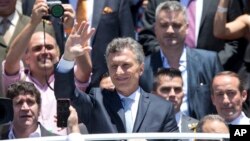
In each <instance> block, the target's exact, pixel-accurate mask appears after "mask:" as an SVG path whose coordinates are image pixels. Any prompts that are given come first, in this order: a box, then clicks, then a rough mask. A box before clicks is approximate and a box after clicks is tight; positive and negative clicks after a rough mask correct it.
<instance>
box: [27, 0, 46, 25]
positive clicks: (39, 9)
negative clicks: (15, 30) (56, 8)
mask: <svg viewBox="0 0 250 141" xmlns="http://www.w3.org/2000/svg"><path fill="white" fill-rule="evenodd" d="M47 14H48V5H47V3H46V1H44V0H36V2H35V4H34V6H33V9H32V14H31V22H32V23H33V24H35V25H38V24H39V23H40V22H41V20H42V17H43V16H45V15H47Z"/></svg>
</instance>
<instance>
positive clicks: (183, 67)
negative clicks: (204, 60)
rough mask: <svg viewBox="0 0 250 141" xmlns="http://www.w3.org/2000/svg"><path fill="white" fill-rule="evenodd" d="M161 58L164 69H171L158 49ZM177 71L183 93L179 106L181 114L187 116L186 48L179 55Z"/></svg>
mask: <svg viewBox="0 0 250 141" xmlns="http://www.w3.org/2000/svg"><path fill="white" fill-rule="evenodd" d="M160 53H161V58H162V62H163V67H164V68H171V66H170V65H169V63H168V59H167V58H166V57H165V56H164V54H163V52H162V50H161V49H160ZM179 65H180V66H179V70H180V71H181V75H182V79H183V93H184V97H183V99H182V104H181V112H182V113H184V114H185V115H189V113H188V96H187V95H188V93H187V92H188V81H187V80H188V76H187V51H186V47H184V48H183V52H182V54H181V57H180V60H179Z"/></svg>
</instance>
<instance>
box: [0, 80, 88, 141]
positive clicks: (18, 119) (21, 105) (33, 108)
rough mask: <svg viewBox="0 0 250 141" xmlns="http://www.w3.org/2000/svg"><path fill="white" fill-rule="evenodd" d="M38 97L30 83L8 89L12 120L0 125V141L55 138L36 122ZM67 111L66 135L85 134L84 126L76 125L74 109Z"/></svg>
mask: <svg viewBox="0 0 250 141" xmlns="http://www.w3.org/2000/svg"><path fill="white" fill-rule="evenodd" d="M40 95H41V94H40V92H39V91H38V90H37V89H36V87H35V85H34V84H33V83H31V82H26V81H18V82H16V83H14V84H12V85H11V86H10V87H9V88H8V91H7V97H8V98H9V99H11V100H12V105H11V107H8V108H12V107H13V120H12V122H10V123H6V124H3V125H1V127H0V139H16V138H29V137H45V136H57V134H54V133H52V132H50V131H48V130H47V129H45V128H44V126H42V125H41V124H40V123H39V122H38V116H39V114H40V110H41V96H40ZM69 111H70V116H69V118H68V124H67V127H68V133H69V134H70V133H80V132H81V133H87V130H86V127H85V125H83V124H81V125H80V126H79V125H78V117H77V113H76V111H75V109H74V108H73V107H72V106H70V107H69ZM2 116H4V115H2Z"/></svg>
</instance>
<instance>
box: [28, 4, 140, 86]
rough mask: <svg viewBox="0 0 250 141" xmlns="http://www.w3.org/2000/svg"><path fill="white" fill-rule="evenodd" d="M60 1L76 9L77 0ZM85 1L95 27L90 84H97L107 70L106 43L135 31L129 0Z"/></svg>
mask: <svg viewBox="0 0 250 141" xmlns="http://www.w3.org/2000/svg"><path fill="white" fill-rule="evenodd" d="M61 1H62V3H70V4H72V6H73V7H74V8H75V10H76V5H77V0H75V1H70V0H61ZM87 2H88V5H87V6H88V7H89V8H88V9H87V12H88V13H89V14H88V15H91V16H88V17H87V21H88V22H89V23H90V24H91V27H93V28H95V29H96V32H95V34H94V36H92V38H91V39H90V40H91V41H90V44H89V45H90V46H91V47H92V52H91V58H92V63H93V70H92V78H91V84H90V85H91V86H99V81H100V79H101V76H102V74H104V73H105V72H107V65H106V62H105V58H104V54H105V50H106V47H107V45H108V43H109V42H111V40H112V39H114V38H117V37H134V34H135V32H134V26H133V19H132V16H131V12H130V6H129V0H101V1H99V0H98V1H96V0H93V1H87ZM25 3H30V0H26V1H24V3H23V5H24V4H25ZM90 7H91V8H90ZM91 10H92V11H91ZM58 33H59V32H58ZM79 67H81V66H79Z"/></svg>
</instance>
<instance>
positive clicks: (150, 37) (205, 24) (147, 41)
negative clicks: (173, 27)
mask: <svg viewBox="0 0 250 141" xmlns="http://www.w3.org/2000/svg"><path fill="white" fill-rule="evenodd" d="M164 1H168V0H149V4H148V7H147V9H146V11H145V14H144V16H143V20H142V21H143V24H144V27H145V29H144V30H142V31H141V32H140V33H139V42H140V43H141V44H142V45H143V48H144V51H145V54H146V55H149V54H150V53H152V52H155V51H157V50H159V48H160V47H159V44H158V42H157V40H156V38H155V34H154V29H153V24H154V23H155V9H156V7H157V6H158V5H159V4H160V3H162V2H164ZM177 1H179V0H177ZM218 2H219V0H203V11H202V17H201V21H200V27H199V36H198V40H197V48H200V49H206V50H211V51H216V52H220V54H219V57H220V60H223V62H222V63H223V66H224V68H225V69H229V70H233V71H238V69H239V68H240V67H241V64H242V60H243V55H244V50H245V46H246V44H245V41H244V40H242V39H241V40H240V41H239V42H236V44H234V43H235V42H230V45H231V46H227V47H226V48H224V46H225V45H224V43H225V41H224V40H221V39H218V38H216V37H214V35H213V21H214V16H215V13H216V11H217V5H218ZM239 3H240V2H239V1H238V0H233V1H232V3H231V4H230V7H229V8H228V21H232V20H234V19H235V18H236V17H238V16H239V15H241V14H242V9H241V8H240V6H239ZM237 47H238V48H237ZM224 62H225V63H224ZM232 64H233V65H232Z"/></svg>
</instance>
